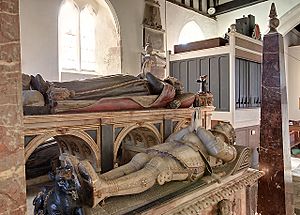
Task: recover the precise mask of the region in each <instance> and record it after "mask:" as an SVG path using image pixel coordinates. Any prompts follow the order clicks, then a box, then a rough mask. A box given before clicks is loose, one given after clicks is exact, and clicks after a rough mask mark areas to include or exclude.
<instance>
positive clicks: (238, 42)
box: [235, 37, 262, 53]
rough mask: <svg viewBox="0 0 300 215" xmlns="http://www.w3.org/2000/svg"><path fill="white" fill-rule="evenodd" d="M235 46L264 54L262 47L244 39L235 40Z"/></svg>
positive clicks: (237, 38)
mask: <svg viewBox="0 0 300 215" xmlns="http://www.w3.org/2000/svg"><path fill="white" fill-rule="evenodd" d="M235 45H236V46H240V47H243V48H245V49H249V50H252V51H255V52H259V53H262V45H259V44H256V43H253V42H251V41H248V40H245V39H243V38H239V37H236V39H235Z"/></svg>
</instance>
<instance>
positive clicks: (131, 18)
mask: <svg viewBox="0 0 300 215" xmlns="http://www.w3.org/2000/svg"><path fill="white" fill-rule="evenodd" d="M110 1H111V3H112V5H113V6H114V8H115V10H116V13H117V16H118V19H119V23H120V28H121V45H122V73H126V74H133V75H137V74H138V73H140V69H141V53H142V51H143V25H142V23H143V17H144V6H145V3H144V1H143V0H110ZM159 3H160V5H161V7H160V13H161V21H162V26H163V29H165V12H164V11H165V1H164V0H160V1H159Z"/></svg>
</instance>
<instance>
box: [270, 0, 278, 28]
mask: <svg viewBox="0 0 300 215" xmlns="http://www.w3.org/2000/svg"><path fill="white" fill-rule="evenodd" d="M269 17H270V20H269V28H270V31H269V33H271V32H277V29H276V28H277V27H278V26H279V19H278V18H277V12H276V7H275V4H274V3H272V5H271V10H270V15H269Z"/></svg>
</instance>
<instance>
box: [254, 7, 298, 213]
mask: <svg viewBox="0 0 300 215" xmlns="http://www.w3.org/2000/svg"><path fill="white" fill-rule="evenodd" d="M269 17H270V32H269V33H268V34H267V35H265V36H264V40H263V73H262V104H261V141H260V144H261V145H260V154H259V168H260V170H262V171H264V172H265V176H264V177H262V178H261V179H260V180H259V184H258V211H257V212H258V213H259V214H262V215H264V214H282V215H283V214H288V215H290V214H293V206H292V204H293V201H292V195H291V193H292V187H291V185H292V177H291V166H290V165H291V164H290V162H291V161H290V156H291V155H290V143H289V136H288V135H289V133H288V130H289V128H288V110H287V108H288V107H287V95H286V94H287V92H286V76H285V71H284V49H283V39H282V35H281V34H279V33H278V32H277V30H276V28H277V27H278V25H279V20H278V19H277V18H276V17H277V14H276V9H275V5H274V3H273V4H272V6H271V11H270V16H269Z"/></svg>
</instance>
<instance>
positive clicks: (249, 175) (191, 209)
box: [166, 169, 264, 215]
mask: <svg viewBox="0 0 300 215" xmlns="http://www.w3.org/2000/svg"><path fill="white" fill-rule="evenodd" d="M263 175H264V172H262V171H258V170H254V169H248V170H247V171H245V172H244V173H243V174H242V175H241V176H239V177H237V178H235V179H233V180H230V181H228V182H226V183H224V184H223V185H222V186H221V187H218V188H215V189H212V190H210V191H208V192H206V193H204V194H203V195H201V196H199V197H197V198H195V199H194V200H192V201H188V202H186V203H185V204H182V205H180V206H178V207H176V209H174V210H172V211H168V213H166V214H172V215H182V214H185V215H188V214H199V213H200V212H201V211H202V210H204V209H206V208H208V207H211V206H213V205H215V204H217V203H218V202H220V201H222V200H223V199H228V198H229V197H230V196H232V195H233V194H234V193H235V192H237V191H239V190H242V189H244V188H245V187H247V186H251V185H253V184H254V183H255V182H256V181H257V180H258V179H259V178H261V177H262V176H263Z"/></svg>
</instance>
